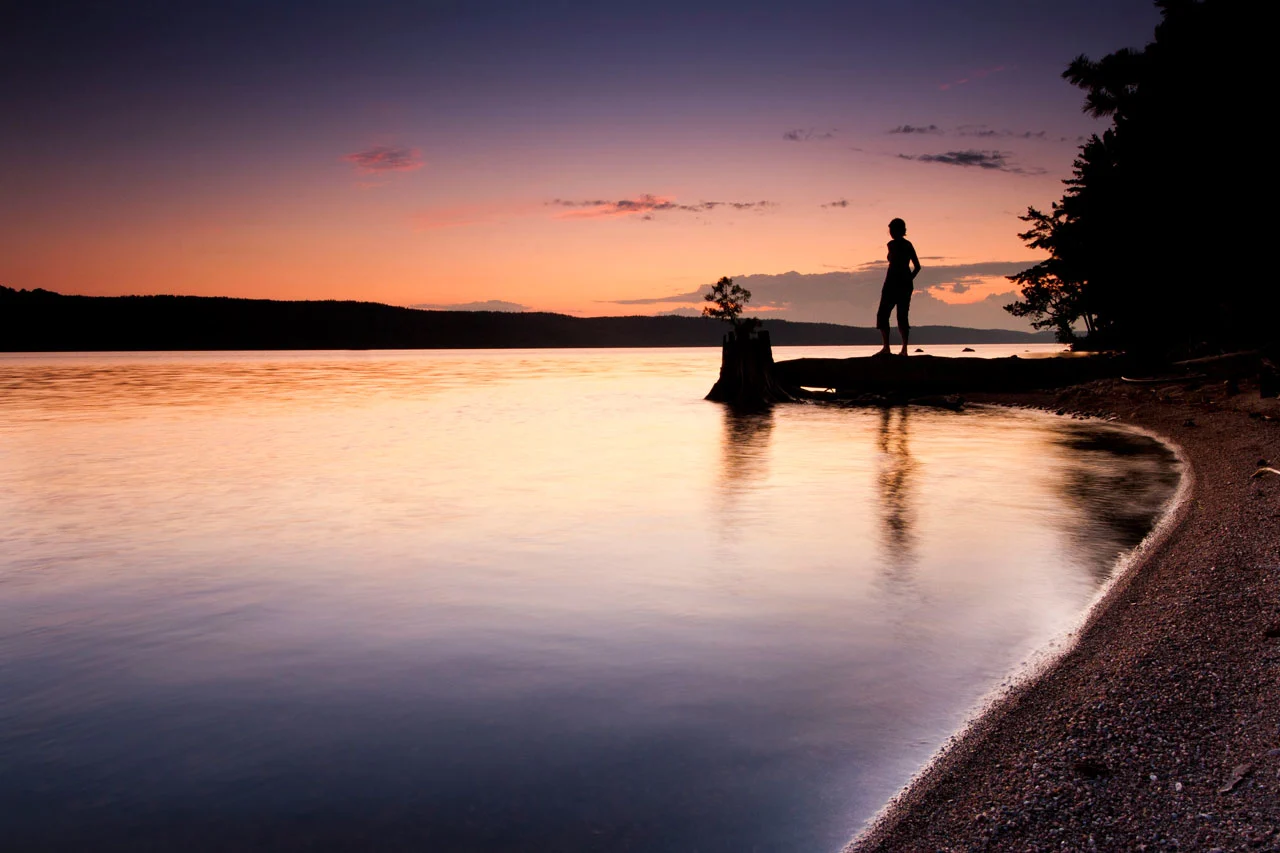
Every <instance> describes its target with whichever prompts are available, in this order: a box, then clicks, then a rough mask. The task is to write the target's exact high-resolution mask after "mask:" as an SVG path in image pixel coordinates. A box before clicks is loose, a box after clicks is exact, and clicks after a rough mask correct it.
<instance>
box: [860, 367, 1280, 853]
mask: <svg viewBox="0 0 1280 853" xmlns="http://www.w3.org/2000/svg"><path fill="white" fill-rule="evenodd" d="M1233 396H1234V397H1236V398H1237V399H1234V400H1233V399H1232V397H1233ZM974 402H976V403H982V404H993V405H1000V406H1008V407H1021V408H1036V409H1043V410H1048V411H1052V412H1056V413H1057V414H1060V415H1064V414H1068V413H1069V414H1072V415H1075V416H1088V417H1102V418H1105V419H1107V420H1109V421H1111V422H1115V423H1118V424H1120V425H1123V426H1125V427H1126V428H1129V429H1136V430H1137V431H1139V432H1142V433H1145V434H1146V435H1148V436H1150V437H1152V438H1155V439H1156V440H1158V441H1161V442H1162V443H1164V444H1165V445H1166V446H1168V447H1170V449H1171V450H1173V452H1174V453H1175V454H1176V455H1177V457H1178V459H1179V461H1180V462H1181V463H1182V476H1181V480H1180V482H1179V484H1178V488H1177V490H1176V492H1175V494H1174V496H1173V497H1172V498H1171V499H1170V502H1169V504H1168V506H1167V508H1166V509H1165V511H1164V513H1163V514H1162V515H1161V518H1160V520H1159V521H1158V522H1157V524H1156V526H1155V527H1154V528H1153V529H1152V530H1151V531H1150V532H1149V533H1148V535H1147V536H1146V537H1145V538H1144V539H1143V541H1142V542H1141V543H1140V544H1139V545H1138V546H1137V547H1135V548H1134V549H1133V550H1132V551H1130V552H1129V553H1128V554H1126V555H1123V556H1122V557H1121V558H1120V562H1119V563H1118V564H1117V566H1116V568H1115V570H1114V571H1113V573H1112V575H1111V577H1110V578H1109V579H1108V580H1107V582H1106V583H1105V584H1104V585H1103V586H1102V587H1101V588H1100V589H1099V591H1098V593H1097V594H1096V595H1095V597H1094V598H1093V599H1092V600H1091V601H1090V603H1089V605H1088V606H1087V607H1086V608H1085V609H1084V610H1083V611H1082V613H1081V615H1080V618H1079V620H1078V621H1077V622H1076V623H1075V624H1074V625H1073V627H1072V628H1070V629H1068V630H1067V631H1065V632H1064V633H1062V634H1059V635H1058V636H1057V637H1055V638H1054V639H1053V640H1051V641H1050V642H1049V643H1048V644H1046V645H1045V646H1043V647H1042V648H1041V649H1040V650H1038V651H1037V652H1036V653H1035V654H1034V655H1033V656H1032V658H1030V659H1029V660H1028V661H1027V662H1025V663H1024V664H1023V665H1020V666H1019V667H1018V668H1017V669H1016V670H1015V671H1014V672H1013V673H1011V675H1010V677H1009V678H1008V679H1006V680H1005V681H1004V682H1002V684H1001V685H998V686H997V687H996V688H994V689H993V690H992V691H990V692H988V694H987V695H986V696H985V697H984V698H983V699H982V700H980V702H979V703H978V704H977V705H976V706H975V707H974V709H973V710H972V711H971V713H970V715H969V716H968V717H967V718H966V721H965V722H964V724H962V726H961V728H960V729H959V730H958V731H957V732H956V733H954V734H953V735H952V736H951V737H949V738H948V740H947V741H946V742H945V743H944V744H943V745H942V746H941V747H940V748H939V749H938V750H937V751H936V752H935V753H934V755H933V756H932V757H931V758H930V759H929V761H928V762H926V764H925V765H924V766H923V767H922V768H921V769H920V770H919V771H917V772H916V774H915V775H913V777H912V778H911V780H910V782H909V783H908V784H907V786H906V787H905V788H903V789H902V790H901V791H899V792H898V793H897V794H895V795H894V796H893V797H892V798H891V799H890V800H889V802H888V803H886V804H885V805H884V806H883V807H882V808H881V809H880V810H879V811H878V812H877V813H876V815H875V816H874V817H873V818H872V819H871V820H869V821H868V822H867V823H866V824H865V825H864V827H863V828H862V829H861V830H860V831H859V833H858V834H857V835H856V836H855V837H854V838H853V840H851V841H850V842H849V843H848V844H847V845H846V847H845V848H844V851H845V853H864V851H882V850H883V851H888V850H907V851H916V850H1005V849H1016V850H1062V849H1072V850H1077V849H1078V850H1089V849H1099V850H1107V849H1118V850H1138V849H1174V848H1176V847H1183V848H1184V849H1185V847H1186V846H1187V845H1190V846H1192V847H1195V848H1197V849H1199V848H1201V847H1202V846H1203V847H1204V849H1209V848H1212V847H1214V846H1221V847H1223V849H1228V848H1231V847H1233V846H1237V845H1241V844H1247V845H1250V846H1251V847H1252V849H1258V846H1259V844H1265V845H1267V846H1266V847H1265V848H1264V849H1280V775H1278V774H1280V749H1277V748H1276V747H1280V701H1277V700H1280V666H1278V665H1277V662H1280V642H1275V641H1274V640H1272V641H1271V642H1270V646H1268V645H1267V643H1266V642H1265V641H1266V640H1267V639H1268V634H1269V633H1271V631H1272V628H1271V627H1268V626H1270V625H1271V622H1272V619H1273V617H1275V616H1276V615H1277V614H1280V592H1278V591H1277V589H1278V588H1280V535H1278V531H1280V523H1277V522H1276V521H1275V519H1280V477H1275V478H1270V480H1269V481H1267V480H1259V479H1256V478H1254V479H1251V478H1250V477H1249V474H1250V473H1251V472H1252V471H1253V470H1254V468H1253V467H1250V466H1252V465H1253V463H1255V462H1257V461H1258V460H1259V459H1264V458H1265V459H1271V460H1275V459H1277V458H1280V400H1260V399H1257V397H1256V394H1255V395H1253V397H1252V398H1250V397H1248V396H1246V395H1239V394H1237V395H1231V394H1230V393H1229V392H1227V393H1226V395H1225V396H1224V393H1223V390H1222V389H1220V388H1216V387H1215V388H1212V389H1177V390H1174V391H1170V390H1168V389H1150V388H1136V387H1133V386H1128V387H1125V386H1124V384H1123V383H1119V382H1116V381H1114V380H1102V381H1099V382H1094V383H1090V384H1088V385H1084V386H1077V387H1074V388H1069V389H1066V390H1064V391H1062V392H1060V393H1056V394H1055V393H1047V392H1045V393H1019V394H1012V393H1011V394H985V395H981V396H979V397H977V399H975V400H974ZM1271 409H1275V410H1276V411H1275V413H1274V419H1275V420H1274V421H1272V420H1268V418H1271V417H1273V415H1272V414H1269V411H1270V410H1271ZM1254 454H1257V456H1256V457H1255V455H1254ZM1243 457H1247V458H1243ZM1242 458H1243V461H1241V460H1242ZM1246 469H1247V470H1246ZM1242 476H1243V480H1242V479H1241V478H1242ZM1267 522H1269V524H1268V523H1267ZM1241 546H1246V547H1241ZM1228 564H1230V570H1231V575H1230V576H1227V575H1226V572H1225V571H1220V568H1219V567H1220V566H1221V567H1223V568H1224V569H1225V568H1226V567H1227V565H1228ZM1219 574H1221V575H1222V577H1221V579H1219V578H1218V577H1216V576H1217V575H1219ZM1219 581H1221V582H1219ZM1242 598H1243V599H1245V600H1246V601H1247V603H1248V604H1250V605H1251V606H1248V607H1241V606H1240V605H1241V604H1242V601H1241V599H1242ZM1272 611H1274V613H1273V612H1272ZM1241 622H1246V623H1248V627H1247V628H1246V629H1245V630H1244V635H1245V636H1246V637H1247V638H1248V641H1246V643H1245V644H1244V645H1234V644H1230V643H1226V644H1224V643H1220V642H1214V640H1215V636H1216V635H1218V634H1221V633H1223V632H1224V631H1226V632H1228V633H1235V630H1238V628H1239V627H1240V623H1241ZM1202 632H1203V633H1202ZM1228 672H1230V673H1232V674H1239V675H1244V674H1245V673H1247V674H1248V675H1247V677H1246V678H1243V679H1233V681H1234V682H1235V683H1233V684H1231V688H1232V689H1231V692H1230V693H1228V692H1227V691H1226V690H1225V689H1224V688H1225V687H1226V685H1227V681H1226V679H1225V678H1224V675H1225V674H1226V673H1228ZM1272 753H1274V754H1272ZM1245 765H1249V766H1248V769H1247V770H1245V771H1242V772H1243V773H1244V777H1242V778H1239V779H1236V780H1235V782H1234V783H1232V782H1231V779H1233V778H1235V777H1236V776H1240V773H1238V772H1237V771H1241V768H1243V767H1245ZM1273 765H1274V766H1273ZM1259 770H1261V771H1262V772H1255V771H1259ZM1228 785H1230V790H1229V791H1226V792H1225V793H1219V791H1220V790H1221V789H1224V788H1226V787H1228ZM1224 805H1226V806H1228V807H1229V808H1228V809H1227V811H1226V813H1224V809H1223V806H1224ZM1206 814H1209V815H1210V817H1209V818H1205V817H1203V815H1206ZM1205 845H1207V846H1205ZM1272 845H1274V846H1272Z"/></svg>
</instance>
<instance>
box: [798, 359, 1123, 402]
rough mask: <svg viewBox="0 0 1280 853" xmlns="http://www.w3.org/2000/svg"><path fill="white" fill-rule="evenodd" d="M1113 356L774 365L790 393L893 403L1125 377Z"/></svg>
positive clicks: (813, 361)
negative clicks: (866, 397) (820, 391)
mask: <svg viewBox="0 0 1280 853" xmlns="http://www.w3.org/2000/svg"><path fill="white" fill-rule="evenodd" d="M1122 364H1123V359H1122V358H1120V357H1115V356H1110V355H1091V356H1088V357H1065V358H1063V357H1058V358H1019V357H1017V356H1010V357H1008V358H963V357H962V358H945V357H941V356H931V355H913V356H896V355H895V356H879V355H877V356H870V357H860V358H797V359H792V360H789V361H780V362H778V363H777V364H776V365H774V371H775V373H776V375H777V378H778V381H779V382H780V383H781V384H782V385H783V386H785V387H787V388H795V389H800V390H802V391H803V389H826V390H827V391H829V392H832V393H834V394H836V395H837V396H858V395H880V396H884V397H886V398H888V399H890V400H908V399H911V398H918V397H926V396H933V395H945V394H963V393H970V392H978V391H1030V390H1036V389H1042V388H1061V387H1065V386H1067V385H1076V384H1079V383H1081V382H1089V381H1092V380H1094V379H1103V378H1111V377H1116V376H1119V375H1120V374H1121V369H1122Z"/></svg>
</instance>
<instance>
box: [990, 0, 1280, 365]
mask: <svg viewBox="0 0 1280 853" xmlns="http://www.w3.org/2000/svg"><path fill="white" fill-rule="evenodd" d="M1156 6H1157V7H1159V9H1160V12H1161V16H1162V17H1161V21H1160V23H1159V25H1158V26H1157V27H1156V30H1155V38H1154V40H1153V41H1152V42H1151V43H1150V44H1148V45H1147V46H1146V47H1145V48H1143V49H1141V50H1133V49H1127V48H1126V49H1123V50H1118V51H1116V52H1115V53H1111V54H1108V55H1106V56H1104V57H1102V58H1101V59H1099V60H1096V61H1094V60H1091V59H1089V58H1088V57H1087V56H1084V55H1081V56H1079V57H1077V58H1076V59H1075V60H1074V61H1072V62H1071V64H1070V65H1069V66H1068V67H1067V69H1066V70H1065V71H1064V72H1063V75H1062V76H1063V77H1064V78H1065V79H1066V80H1068V81H1069V82H1070V83H1072V84H1073V85H1075V86H1077V87H1079V88H1080V89H1082V90H1084V92H1085V102H1084V110H1085V112H1087V113H1089V114H1090V115H1093V116H1095V117H1100V118H1101V117H1107V118H1110V119H1111V126H1110V127H1108V128H1107V129H1106V130H1105V131H1104V132H1103V133H1101V134H1100V135H1099V134H1094V135H1093V136H1091V137H1090V138H1089V139H1088V140H1087V141H1086V142H1085V143H1084V144H1083V145H1081V147H1080V151H1079V154H1078V156H1077V157H1076V160H1075V162H1074V164H1073V172H1072V176H1071V177H1070V178H1068V179H1066V180H1065V181H1064V182H1063V183H1065V184H1066V187H1067V188H1066V190H1065V192H1064V193H1063V196H1062V198H1061V200H1059V201H1057V202H1055V203H1053V205H1052V207H1051V208H1050V210H1048V211H1041V210H1038V209H1036V208H1035V207H1029V208H1028V209H1027V213H1026V215H1025V216H1022V217H1020V218H1021V219H1022V220H1023V221H1024V222H1027V223H1029V225H1030V227H1029V228H1028V230H1027V231H1025V232H1023V233H1022V234H1020V235H1019V237H1020V238H1021V239H1022V240H1023V241H1024V242H1025V243H1027V244H1028V245H1029V246H1031V247H1033V248H1036V249H1043V250H1045V251H1047V252H1048V253H1049V257H1048V258H1047V259H1046V260H1044V261H1041V262H1040V263H1038V264H1036V265H1035V266H1033V267H1030V268H1028V269H1026V270H1023V271H1022V272H1020V273H1018V274H1017V275H1014V276H1010V278H1011V280H1013V281H1014V282H1016V283H1018V284H1019V285H1021V298H1020V299H1018V300H1017V301H1015V302H1014V303H1012V304H1011V305H1008V306H1006V310H1007V311H1009V312H1010V313H1012V314H1013V315H1014V316H1017V317H1025V318H1027V319H1029V320H1030V321H1031V323H1032V325H1033V326H1034V327H1035V328H1038V329H1053V330H1054V331H1055V332H1056V334H1057V336H1058V339H1059V340H1061V341H1064V342H1073V343H1076V344H1077V345H1078V346H1082V347H1086V348H1089V349H1127V350H1130V351H1134V352H1143V353H1147V354H1151V355H1159V356H1173V355H1195V354H1208V353H1213V352H1222V351H1230V350H1240V349H1248V348H1256V347H1274V346H1275V344H1276V341H1277V340H1278V339H1280V335H1277V331H1276V328H1277V323H1278V322H1280V311H1277V307H1278V306H1280V300H1278V299H1277V287H1276V285H1275V283H1274V282H1273V281H1271V277H1270V276H1266V275H1264V274H1261V273H1259V272H1258V270H1257V266H1258V264H1259V262H1260V260H1263V259H1259V258H1258V257H1257V253H1258V251H1259V249H1260V248H1262V247H1265V245H1267V243H1269V241H1268V240H1267V238H1266V235H1265V234H1262V235H1257V236H1255V235H1254V234H1253V233H1252V231H1253V229H1254V228H1256V227H1257V226H1263V227H1265V223H1266V222H1267V221H1268V220H1267V219H1263V218H1262V204H1263V199H1262V196H1263V192H1262V189H1263V186H1264V184H1266V185H1269V179H1268V178H1265V177H1264V175H1265V174H1266V173H1267V172H1269V166H1270V161H1269V159H1268V158H1267V157H1266V156H1265V155H1264V149H1265V148H1266V147H1267V146H1265V144H1264V143H1261V142H1257V141H1256V140H1257V139H1258V138H1259V136H1260V134H1261V130H1262V127H1263V126H1264V125H1265V121H1264V117H1263V110H1262V108H1263V106H1264V104H1265V101H1263V100H1262V98H1261V94H1260V88H1261V86H1260V83H1261V80H1262V79H1264V78H1263V77H1259V76H1258V75H1259V74H1260V73H1261V68H1260V63H1261V57H1262V56H1263V55H1264V53H1265V47H1266V45H1264V44H1263V43H1262V42H1263V40H1264V39H1265V38H1266V36H1264V35H1262V33H1263V32H1265V31H1266V30H1267V28H1268V25H1266V24H1265V22H1264V21H1263V20H1261V18H1260V15H1261V14H1262V8H1263V7H1261V6H1259V5H1258V4H1253V3H1249V2H1245V0H1159V2H1157V3H1156ZM1081 327H1083V330H1084V333H1085V336H1084V337H1083V338H1080V336H1079V334H1078V329H1080V328H1081Z"/></svg>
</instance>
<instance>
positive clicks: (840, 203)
mask: <svg viewBox="0 0 1280 853" xmlns="http://www.w3.org/2000/svg"><path fill="white" fill-rule="evenodd" d="M849 203H850V202H849V199H847V198H842V199H840V200H839V201H829V202H827V203H826V204H824V205H822V206H823V207H848V206H849Z"/></svg>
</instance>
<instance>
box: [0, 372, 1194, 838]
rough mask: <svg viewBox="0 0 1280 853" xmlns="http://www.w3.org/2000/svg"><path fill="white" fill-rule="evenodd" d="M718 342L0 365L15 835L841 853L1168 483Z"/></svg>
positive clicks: (1072, 439)
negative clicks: (732, 391)
mask: <svg viewBox="0 0 1280 853" xmlns="http://www.w3.org/2000/svg"><path fill="white" fill-rule="evenodd" d="M927 349H929V351H931V352H949V351H951V350H952V349H955V350H958V349H959V348H958V347H957V348H944V347H931V348H927ZM1025 349H1028V348H1027V347H1012V348H1004V349H1003V350H1001V349H1000V348H994V347H978V350H979V353H980V354H1000V353H1001V352H1004V351H1016V352H1021V351H1022V350H1025ZM1041 349H1044V348H1041ZM984 350H985V353H984ZM850 351H851V350H834V353H835V354H848V353H849V352H850ZM808 352H809V354H832V352H833V350H821V351H812V350H811V351H808ZM797 354H799V351H783V350H779V352H778V355H779V357H788V356H793V355H797ZM718 359H719V354H718V352H716V351H715V350H707V349H703V350H625V351H617V350H612V351H601V350H594V351H590V350H588V351H565V350H560V351H506V352H403V353H400V352H374V353H285V354H280V353H260V354H225V353H220V354H171V353H170V354H155V355H120V356H115V355H93V356H43V355H42V356H0V691H2V692H0V836H2V837H4V838H5V839H6V841H5V844H6V845H8V847H9V849H21V850H33V849H46V848H51V849H67V850H71V849H126V850H137V849H184V850H206V849H227V850H236V849H253V848H258V849H303V848H305V849H314V850H320V849H371V850H374V849H376V850H393V849H405V850H431V851H558V850H564V851H578V850H599V851H630V850H637V851H735V853H737V851H751V850H759V851H835V850H838V849H839V847H840V846H841V845H842V844H843V843H844V842H845V841H846V840H847V839H848V838H849V837H850V836H851V835H852V834H853V833H854V832H855V831H856V830H857V829H858V828H859V826H860V825H861V824H862V822H863V821H865V820H866V819H867V818H868V817H869V816H870V815H871V814H872V813H873V812H874V811H875V810H876V809H877V808H878V807H879V806H880V805H881V804H882V803H883V802H884V800H885V799H886V798H887V797H888V796H890V795H891V794H892V793H893V792H894V791H895V790H896V789H897V788H898V787H899V786H901V785H902V784H903V783H904V782H905V781H906V779H907V778H908V777H909V775H910V774H911V773H912V772H913V771H914V770H915V769H917V768H918V767H919V765H920V764H921V762H922V761H924V760H925V759H926V758H927V757H928V756H929V755H930V753H931V752H932V751H933V750H934V749H935V748H936V747H937V746H938V745H939V744H940V743H941V742H942V741H943V740H944V739H945V737H946V736H947V735H948V734H949V733H950V732H951V731H952V730H953V729H954V728H955V726H956V725H957V724H958V723H960V722H961V720H962V719H963V717H964V715H965V712H966V710H967V709H969V708H970V707H972V705H973V703H974V702H975V701H976V700H977V699H978V698H979V697H980V696H981V695H982V694H983V693H984V692H986V691H987V690H988V689H990V688H991V687H992V686H993V685H995V684H997V683H998V682H999V681H1000V680H1001V679H1002V677H1003V676H1004V675H1005V674H1007V673H1008V672H1009V670H1010V669H1011V668H1012V667H1014V666H1016V665H1017V664H1018V663H1019V661H1021V660H1023V659H1024V658H1025V657H1026V655H1027V654H1028V653H1030V652H1031V651H1033V650H1034V649H1036V648H1037V647H1038V646H1040V645H1042V644H1043V643H1045V642H1046V641H1047V640H1048V639H1049V638H1051V637H1052V636H1053V635H1054V634H1055V633H1057V632H1059V631H1060V630H1062V629H1063V628H1064V627H1065V626H1067V625H1068V624H1069V623H1070V622H1071V621H1072V619H1073V617H1075V616H1076V615H1077V614H1078V613H1079V612H1080V611H1081V609H1082V608H1083V607H1084V606H1085V605H1086V604H1087V602H1088V601H1089V599H1090V597H1091V596H1092V595H1093V594H1094V592H1095V590H1096V589H1097V586H1098V584H1099V583H1100V582H1101V581H1102V580H1103V579H1104V578H1105V577H1106V576H1107V574H1108V572H1109V571H1110V570H1111V568H1112V566H1113V564H1114V560H1115V558H1116V556H1117V555H1118V554H1119V553H1121V552H1122V551H1124V550H1125V549H1127V548H1130V547H1131V546H1133V545H1134V544H1135V543H1136V542H1137V541H1138V540H1139V539H1140V538H1141V537H1142V536H1143V535H1144V533H1145V532H1146V531H1147V530H1148V529H1149V527H1150V526H1151V524H1152V523H1153V520H1154V518H1155V517H1156V515H1157V514H1158V512H1159V510H1160V507H1161V505H1162V503H1163V502H1164V501H1165V500H1166V499H1167V498H1168V497H1169V496H1170V495H1171V493H1172V490H1173V489H1174V487H1175V486H1176V480H1177V473H1176V463H1175V460H1174V459H1173V458H1172V457H1171V456H1170V454H1169V453H1168V452H1166V451H1165V450H1164V449H1163V448H1162V447H1160V446H1158V445H1156V444H1154V443H1153V442H1151V441H1149V440H1146V439H1143V438H1141V437H1135V436H1132V435H1130V434H1128V433H1125V432H1121V431H1120V430H1117V429H1113V428H1110V427H1106V426H1099V425H1086V424H1083V423H1080V422H1072V421H1068V420H1061V419H1055V418H1051V417H1048V416H1044V415H1041V414H1036V413H1015V412H1005V411H999V410H974V411H969V412H965V413H961V414H954V413H950V412H935V411H930V410H921V409H888V410H884V411H881V410H854V409H837V408H824V407H820V406H811V405H796V406H786V407H780V408H778V409H777V410H776V411H774V412H773V413H772V414H769V415H759V416H735V415H732V414H730V413H728V412H726V411H725V410H723V409H722V408H720V407H719V406H717V405H715V404H712V403H707V402H704V401H703V400H701V399H700V398H701V396H702V395H703V394H704V393H706V391H707V389H708V388H709V387H710V385H711V383H712V381H713V379H714V373H715V369H716V365H717V364H718Z"/></svg>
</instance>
